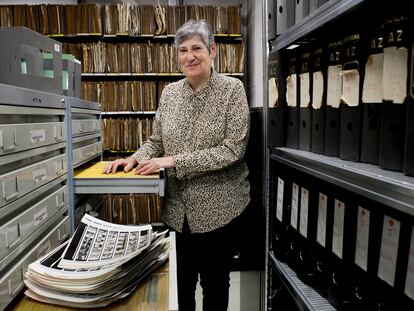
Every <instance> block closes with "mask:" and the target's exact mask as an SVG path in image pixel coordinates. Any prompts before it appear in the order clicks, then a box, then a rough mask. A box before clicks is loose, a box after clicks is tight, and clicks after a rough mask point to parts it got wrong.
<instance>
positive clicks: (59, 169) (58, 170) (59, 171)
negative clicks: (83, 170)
mask: <svg viewBox="0 0 414 311" xmlns="http://www.w3.org/2000/svg"><path fill="white" fill-rule="evenodd" d="M59 161H60V164H59ZM55 164H56V175H61V174H62V173H63V172H64V171H65V168H64V165H63V159H61V160H57V161H55Z"/></svg>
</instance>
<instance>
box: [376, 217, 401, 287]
mask: <svg viewBox="0 0 414 311" xmlns="http://www.w3.org/2000/svg"><path fill="white" fill-rule="evenodd" d="M399 237H400V222H399V221H398V220H395V219H393V218H391V217H389V216H387V215H385V216H384V225H383V228H382V238H381V251H380V259H379V265H378V277H380V278H381V279H382V280H384V281H385V282H387V283H388V284H390V285H391V286H394V279H395V269H396V267H397V254H398V240H399Z"/></svg>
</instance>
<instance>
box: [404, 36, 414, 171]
mask: <svg viewBox="0 0 414 311" xmlns="http://www.w3.org/2000/svg"><path fill="white" fill-rule="evenodd" d="M410 38H411V40H412V41H413V40H414V35H413V34H412V33H411V36H410ZM409 62H410V67H409V69H410V72H409V74H410V79H409V81H410V82H409V85H408V90H409V98H408V101H409V103H408V105H407V120H406V122H407V123H406V124H407V131H406V137H405V151H404V174H406V175H409V176H414V143H413V141H414V122H413V120H414V105H413V104H414V84H413V83H414V50H413V48H411V55H410V60H409Z"/></svg>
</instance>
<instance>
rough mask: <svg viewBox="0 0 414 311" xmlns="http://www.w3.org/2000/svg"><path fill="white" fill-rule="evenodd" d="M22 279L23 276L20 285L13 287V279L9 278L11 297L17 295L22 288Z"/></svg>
mask: <svg viewBox="0 0 414 311" xmlns="http://www.w3.org/2000/svg"><path fill="white" fill-rule="evenodd" d="M22 280H23V277H21V279H20V280H19V284H18V286H16V288H14V289H13V284H12V280H11V279H9V280H8V283H9V295H10V297H14V296H16V295H17V294H18V293H19V292H20V290H21V289H22V288H23V282H22Z"/></svg>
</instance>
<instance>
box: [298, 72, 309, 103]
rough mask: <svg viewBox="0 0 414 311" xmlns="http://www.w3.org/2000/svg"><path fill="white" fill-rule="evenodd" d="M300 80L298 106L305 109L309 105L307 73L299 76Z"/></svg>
mask: <svg viewBox="0 0 414 311" xmlns="http://www.w3.org/2000/svg"><path fill="white" fill-rule="evenodd" d="M299 78H300V106H301V107H302V108H306V107H308V106H309V103H310V80H309V72H306V73H302V74H300V75H299Z"/></svg>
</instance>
